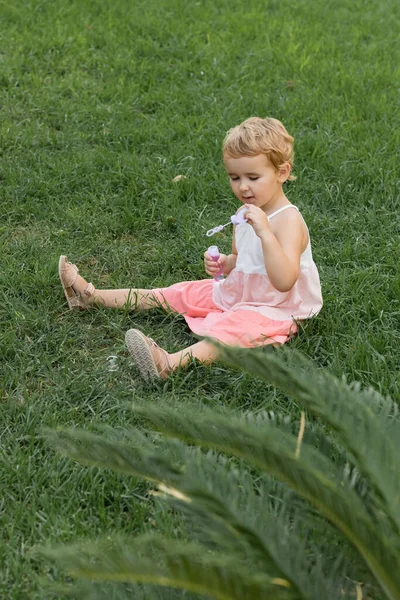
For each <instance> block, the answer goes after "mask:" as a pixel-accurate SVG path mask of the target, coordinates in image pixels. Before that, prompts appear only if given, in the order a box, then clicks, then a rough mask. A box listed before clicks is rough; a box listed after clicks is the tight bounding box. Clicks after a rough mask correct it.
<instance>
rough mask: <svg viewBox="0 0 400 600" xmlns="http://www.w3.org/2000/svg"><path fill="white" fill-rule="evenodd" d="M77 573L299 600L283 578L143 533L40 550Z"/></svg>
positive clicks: (249, 598)
mask: <svg viewBox="0 0 400 600" xmlns="http://www.w3.org/2000/svg"><path fill="white" fill-rule="evenodd" d="M41 554H43V555H45V556H46V557H47V558H50V559H53V560H56V561H57V562H61V563H62V564H63V565H64V566H65V567H66V568H67V569H68V571H69V572H70V573H71V575H73V576H75V577H76V576H78V577H83V578H87V579H92V580H93V581H115V582H122V581H123V582H136V583H145V584H156V585H160V586H164V587H172V588H178V589H185V590H188V591H191V592H194V593H197V594H208V595H211V596H212V597H214V598H215V599H216V600H301V597H299V596H298V595H297V594H295V593H294V592H293V591H292V590H291V588H290V583H289V582H288V581H286V580H283V579H273V578H270V577H268V576H266V575H264V574H262V573H259V574H252V573H249V572H248V571H246V569H244V568H242V567H240V566H238V565H237V563H236V562H235V563H233V564H232V563H231V562H230V561H229V560H228V559H226V558H225V557H220V556H216V555H215V554H212V553H210V552H206V551H205V550H204V549H203V548H201V547H199V546H196V545H195V544H189V543H183V542H179V541H176V540H171V539H166V538H163V537H161V536H158V535H143V536H139V537H137V538H136V539H134V540H132V539H129V538H114V539H107V540H103V541H99V542H97V543H95V544H93V543H92V544H75V545H72V546H64V547H63V548H59V549H50V550H41Z"/></svg>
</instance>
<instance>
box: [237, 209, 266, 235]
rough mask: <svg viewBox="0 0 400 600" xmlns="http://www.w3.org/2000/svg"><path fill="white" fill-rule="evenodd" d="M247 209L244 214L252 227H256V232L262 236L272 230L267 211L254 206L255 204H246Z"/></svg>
mask: <svg viewBox="0 0 400 600" xmlns="http://www.w3.org/2000/svg"><path fill="white" fill-rule="evenodd" d="M245 206H246V208H247V210H246V212H245V214H244V216H245V217H246V219H247V222H248V223H250V225H251V226H252V228H253V229H254V232H255V234H256V235H257V236H258V237H259V238H261V237H263V235H265V234H266V233H267V232H270V231H271V228H270V226H269V221H268V217H267V215H266V214H265V212H264V211H263V210H262V209H261V208H259V207H258V206H254V205H253V204H246V205H245Z"/></svg>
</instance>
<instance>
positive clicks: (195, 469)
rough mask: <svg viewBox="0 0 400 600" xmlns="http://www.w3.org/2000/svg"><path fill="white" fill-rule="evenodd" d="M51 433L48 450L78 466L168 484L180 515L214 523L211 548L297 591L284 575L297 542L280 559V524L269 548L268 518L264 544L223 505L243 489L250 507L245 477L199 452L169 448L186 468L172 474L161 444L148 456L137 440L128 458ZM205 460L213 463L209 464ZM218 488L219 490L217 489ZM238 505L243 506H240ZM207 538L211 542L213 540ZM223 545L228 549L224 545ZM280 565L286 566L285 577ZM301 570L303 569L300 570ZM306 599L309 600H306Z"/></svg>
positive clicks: (100, 440)
mask: <svg viewBox="0 0 400 600" xmlns="http://www.w3.org/2000/svg"><path fill="white" fill-rule="evenodd" d="M50 433H51V435H50V436H48V440H49V441H50V442H51V443H52V445H53V446H55V447H58V449H60V450H61V451H62V452H63V453H65V454H67V455H68V456H70V457H71V458H74V459H76V460H79V462H82V463H84V464H92V465H94V464H95V465H96V466H103V467H108V468H112V469H116V470H122V471H123V472H125V473H127V472H129V473H131V474H134V475H136V476H137V475H140V476H141V477H142V478H144V479H147V480H149V481H152V482H153V483H154V482H156V483H158V484H167V485H168V486H170V487H171V489H173V490H174V491H175V495H176V498H177V499H179V498H181V499H183V498H185V497H187V500H188V502H186V503H185V502H184V501H183V502H181V507H180V508H181V509H182V508H186V510H187V512H191V514H192V516H193V515H196V516H197V518H199V517H200V515H201V516H203V517H204V522H208V523H210V521H213V523H214V525H213V528H212V529H211V531H212V534H217V535H216V536H215V538H214V540H213V541H214V542H215V543H216V544H218V543H219V545H220V546H221V542H222V541H223V547H224V550H225V551H226V552H227V553H228V554H234V553H236V554H237V555H239V554H240V555H241V556H240V560H244V557H246V556H247V557H249V556H251V557H252V561H253V562H255V561H256V560H258V561H259V562H260V563H261V564H262V567H263V569H264V570H266V572H268V573H269V574H270V575H271V576H274V577H276V578H285V579H288V580H290V582H291V585H292V587H294V588H295V587H296V584H294V582H293V580H292V576H291V575H290V574H289V573H290V572H291V571H293V575H294V574H295V570H294V569H290V568H289V565H290V561H288V560H287V558H288V557H290V556H292V558H293V559H294V560H295V556H296V548H297V546H298V544H297V543H296V542H297V541H294V542H293V543H292V544H291V548H290V552H288V549H287V548H286V549H285V548H283V549H282V551H281V552H280V553H279V552H278V545H279V544H278V541H277V540H278V539H282V537H283V531H282V529H283V523H282V520H281V521H280V522H279V523H278V531H276V533H275V545H274V544H273V543H271V542H273V540H272V539H271V533H272V531H273V530H274V529H275V527H274V525H273V523H272V520H273V519H272V516H271V518H270V519H269V520H268V522H269V539H268V538H267V539H266V540H265V541H263V540H262V539H261V538H260V537H259V536H258V534H257V533H256V529H255V528H254V527H252V526H251V525H248V524H247V523H246V522H245V520H243V518H239V514H240V511H239V510H237V513H238V514H237V516H235V515H234V513H233V512H232V510H231V509H230V507H229V504H227V502H226V500H225V501H224V502H223V500H222V499H223V498H225V499H229V498H232V499H235V498H236V497H237V494H235V491H236V490H237V486H238V485H240V486H241V487H242V489H246V490H247V491H248V492H249V493H248V494H247V496H246V499H245V502H246V504H249V502H251V496H254V492H253V484H252V480H251V476H250V475H249V474H246V473H245V472H244V471H242V472H241V476H240V478H237V477H232V474H229V472H228V471H227V468H226V465H224V464H221V465H220V464H219V463H220V462H221V463H223V462H224V461H223V460H221V457H219V458H218V459H217V457H216V456H213V457H211V456H210V455H208V456H206V457H205V456H204V453H202V452H200V451H199V449H194V448H187V447H184V450H185V453H184V452H183V448H182V449H181V451H180V452H176V451H177V447H176V444H174V446H173V448H172V449H173V451H175V452H174V453H175V454H179V455H180V458H181V460H182V459H183V458H184V454H185V458H186V460H185V462H184V463H183V464H184V465H185V468H181V469H180V470H179V471H176V470H175V468H174V467H173V466H172V465H171V463H169V462H168V459H167V458H166V457H164V458H163V460H162V462H160V459H159V457H160V454H161V453H164V454H165V456H166V449H165V448H163V445H162V444H160V443H158V444H157V445H153V447H152V453H151V454H150V452H149V451H148V449H147V447H148V446H147V447H146V448H141V447H140V441H141V435H140V434H139V439H138V440H137V443H135V444H134V446H133V449H132V452H131V453H129V447H127V445H126V444H124V443H121V442H119V441H113V440H106V439H105V438H104V436H98V435H95V434H92V433H88V432H85V431H80V430H58V431H56V432H55V431H52V432H50ZM130 438H131V441H132V442H135V441H136V440H134V432H131V434H130ZM122 457H123V461H122ZM210 458H213V459H214V460H210ZM212 481H213V482H218V483H217V487H218V488H220V489H219V498H218V497H217V496H216V495H215V492H216V491H217V493H218V490H216V489H215V487H214V489H213V490H212V492H213V493H211V491H208V490H207V487H209V484H210V482H212ZM246 484H247V485H246ZM221 486H223V488H222V489H221ZM228 488H229V489H228ZM239 497H240V495H239ZM243 504H244V502H242V505H243ZM185 505H187V506H185ZM254 509H255V507H254ZM262 510H263V512H264V513H265V517H264V520H265V519H266V515H268V514H269V513H270V511H269V510H268V506H267V505H265V506H264V507H261V506H257V511H258V512H259V513H260V511H262ZM275 516H276V515H275ZM259 525H260V524H259ZM208 530H210V528H208ZM210 537H213V535H211V536H210ZM228 540H229V543H227V541H228ZM268 542H269V543H268ZM221 549H222V548H221ZM273 549H274V550H275V551H273ZM297 549H298V548H297ZM298 550H299V552H298V555H299V556H302V552H301V550H300V549H298ZM288 555H289V556H288ZM284 559H286V560H284ZM295 562H296V561H295ZM282 563H286V569H287V570H286V571H285V569H284V568H283V566H282ZM303 566H304V567H306V566H305V565H303ZM306 570H307V567H306ZM305 597H308V596H307V595H306V596H305ZM310 597H311V596H310Z"/></svg>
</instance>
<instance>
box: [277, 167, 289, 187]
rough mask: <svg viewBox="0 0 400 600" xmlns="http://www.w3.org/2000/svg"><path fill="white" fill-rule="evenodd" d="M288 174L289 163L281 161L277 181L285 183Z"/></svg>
mask: <svg viewBox="0 0 400 600" xmlns="http://www.w3.org/2000/svg"><path fill="white" fill-rule="evenodd" d="M289 175H290V164H289V163H283V165H281V166H280V167H279V178H278V181H279V183H285V181H287V180H288V179H289Z"/></svg>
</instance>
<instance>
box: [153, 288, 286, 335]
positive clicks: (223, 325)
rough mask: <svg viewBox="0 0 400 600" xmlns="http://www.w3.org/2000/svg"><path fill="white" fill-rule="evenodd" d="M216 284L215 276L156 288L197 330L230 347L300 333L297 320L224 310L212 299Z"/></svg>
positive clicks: (165, 303) (157, 294) (159, 297)
mask: <svg viewBox="0 0 400 600" xmlns="http://www.w3.org/2000/svg"><path fill="white" fill-rule="evenodd" d="M213 285H214V280H213V279H201V280H199V281H183V282H181V283H175V284H174V285H171V286H170V287H167V288H158V289H155V290H152V291H153V292H154V295H155V297H156V298H157V300H158V301H159V302H160V303H161V304H162V305H163V306H164V307H166V308H167V309H168V308H169V309H170V310H172V311H173V312H177V313H180V314H181V315H183V317H184V318H185V321H186V323H187V324H188V325H189V327H190V329H191V330H192V331H193V333H195V334H196V335H199V336H202V337H211V338H215V339H217V340H219V341H220V342H222V343H224V344H228V345H230V346H243V347H254V346H262V345H265V344H273V343H278V344H284V343H285V342H287V341H288V340H289V338H290V337H291V336H293V335H294V334H295V333H296V331H297V327H296V324H295V323H294V321H293V320H285V321H273V320H272V319H269V318H268V317H266V316H264V315H262V314H261V313H259V312H257V311H256V310H228V311H223V310H221V309H220V308H218V307H217V306H215V304H214V302H213V299H212V291H213Z"/></svg>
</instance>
